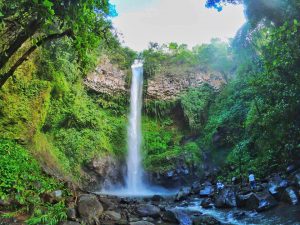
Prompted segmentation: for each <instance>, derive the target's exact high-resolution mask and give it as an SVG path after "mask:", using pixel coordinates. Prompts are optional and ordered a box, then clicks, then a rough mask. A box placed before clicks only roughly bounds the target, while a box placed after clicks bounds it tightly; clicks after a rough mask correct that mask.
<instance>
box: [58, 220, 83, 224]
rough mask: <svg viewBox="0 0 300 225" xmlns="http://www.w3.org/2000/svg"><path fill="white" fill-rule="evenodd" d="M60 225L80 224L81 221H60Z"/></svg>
mask: <svg viewBox="0 0 300 225" xmlns="http://www.w3.org/2000/svg"><path fill="white" fill-rule="evenodd" d="M59 225H80V223H78V222H74V221H64V222H61V223H59Z"/></svg>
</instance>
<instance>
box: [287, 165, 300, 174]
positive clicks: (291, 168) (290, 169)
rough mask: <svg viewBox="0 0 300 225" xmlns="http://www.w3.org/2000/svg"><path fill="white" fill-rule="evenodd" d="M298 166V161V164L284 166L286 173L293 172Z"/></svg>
mask: <svg viewBox="0 0 300 225" xmlns="http://www.w3.org/2000/svg"><path fill="white" fill-rule="evenodd" d="M299 167H300V165H299V163H298V164H291V165H289V166H288V167H287V168H286V172H287V173H288V174H291V173H293V172H295V171H296V170H297V169H299Z"/></svg>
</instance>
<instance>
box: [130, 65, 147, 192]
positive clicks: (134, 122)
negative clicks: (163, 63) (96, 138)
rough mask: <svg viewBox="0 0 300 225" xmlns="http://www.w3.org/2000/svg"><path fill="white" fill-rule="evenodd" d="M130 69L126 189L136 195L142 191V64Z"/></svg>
mask: <svg viewBox="0 0 300 225" xmlns="http://www.w3.org/2000/svg"><path fill="white" fill-rule="evenodd" d="M131 68H132V82H131V90H130V114H129V125H128V131H127V132H128V133H127V138H128V156H127V180H126V185H127V186H126V189H127V191H128V192H129V193H132V194H138V193H139V192H141V191H143V190H144V189H145V188H144V183H143V179H142V178H143V177H142V176H143V167H142V163H141V151H140V150H141V141H142V128H141V116H142V115H141V114H142V95H143V64H142V62H140V61H139V60H135V62H134V64H133V65H132V66H131Z"/></svg>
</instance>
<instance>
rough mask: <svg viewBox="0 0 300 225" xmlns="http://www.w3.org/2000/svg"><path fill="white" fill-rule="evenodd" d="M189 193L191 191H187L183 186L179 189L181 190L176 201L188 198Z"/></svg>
mask: <svg viewBox="0 0 300 225" xmlns="http://www.w3.org/2000/svg"><path fill="white" fill-rule="evenodd" d="M188 195H189V193H187V192H186V191H184V189H183V188H181V189H180V190H179V192H178V193H177V194H176V197H175V201H182V200H185V199H187V197H188Z"/></svg>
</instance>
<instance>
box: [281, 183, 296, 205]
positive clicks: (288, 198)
mask: <svg viewBox="0 0 300 225" xmlns="http://www.w3.org/2000/svg"><path fill="white" fill-rule="evenodd" d="M281 198H282V200H283V201H284V202H287V203H289V204H291V205H297V204H298V203H299V197H298V194H297V191H296V190H295V189H294V188H292V187H288V188H286V189H285V190H284V192H283V194H282V197H281Z"/></svg>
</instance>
